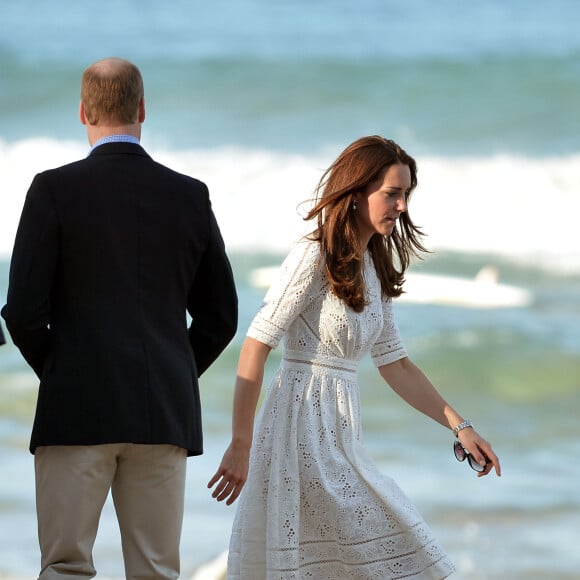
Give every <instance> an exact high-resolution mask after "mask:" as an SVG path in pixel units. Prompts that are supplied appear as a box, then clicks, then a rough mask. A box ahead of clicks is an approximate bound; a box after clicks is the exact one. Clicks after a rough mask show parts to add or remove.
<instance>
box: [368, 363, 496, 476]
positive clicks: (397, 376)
mask: <svg viewBox="0 0 580 580" xmlns="http://www.w3.org/2000/svg"><path fill="white" fill-rule="evenodd" d="M379 373H380V374H381V376H382V377H383V379H385V381H386V382H387V383H388V384H389V385H390V387H391V388H392V389H393V391H395V392H396V393H397V394H398V395H399V396H400V397H401V398H402V399H403V400H404V401H406V402H407V403H408V404H409V405H411V406H412V407H414V408H415V409H417V410H418V411H421V413H424V414H425V415H427V416H428V417H431V419H433V420H434V421H437V422H438V423H440V424H441V425H443V426H444V427H449V428H450V429H454V428H455V427H457V426H458V425H459V424H460V423H462V422H463V417H462V416H461V415H460V414H459V413H458V412H457V411H456V410H455V409H454V408H453V407H451V406H450V405H449V404H448V403H447V402H446V401H445V399H443V397H442V396H441V395H440V394H439V391H437V389H436V388H435V387H434V386H433V384H432V383H431V381H430V380H429V379H428V378H427V377H426V376H425V374H424V373H423V371H421V369H420V368H419V367H417V366H416V365H415V364H414V363H413V362H412V361H411V360H410V359H409V358H408V357H404V358H401V359H399V360H397V361H395V362H393V363H390V364H387V365H383V366H381V367H379ZM458 437H459V439H460V441H461V444H462V445H463V446H464V447H465V448H466V449H467V451H469V453H471V454H472V455H473V457H474V459H475V460H476V461H477V462H478V463H480V464H482V465H483V463H484V462H485V461H486V458H487V466H486V468H485V470H484V471H483V472H481V473H478V476H482V475H487V474H488V473H489V472H490V471H491V469H492V467H493V468H495V471H496V473H497V475H501V467H500V464H499V459H498V458H497V456H496V454H495V453H494V452H493V449H492V447H491V445H490V444H489V443H488V442H487V441H486V440H485V439H483V438H482V437H481V436H480V435H479V433H477V431H476V430H475V429H473V428H472V427H468V428H467V429H462V430H461V431H459V433H458Z"/></svg>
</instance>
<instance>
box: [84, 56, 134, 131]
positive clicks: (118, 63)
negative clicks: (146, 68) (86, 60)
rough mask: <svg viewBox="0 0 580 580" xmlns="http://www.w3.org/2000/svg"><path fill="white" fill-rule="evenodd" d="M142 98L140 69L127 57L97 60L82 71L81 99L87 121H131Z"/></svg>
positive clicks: (112, 124) (116, 124)
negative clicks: (126, 58)
mask: <svg viewBox="0 0 580 580" xmlns="http://www.w3.org/2000/svg"><path fill="white" fill-rule="evenodd" d="M142 99H143V78H142V77H141V72H140V71H139V69H138V68H137V67H136V66H135V65H134V64H133V63H132V62H129V61H128V60H124V59H121V58H107V59H104V60H100V61H98V62H96V63H94V64H92V65H91V66H89V67H88V68H87V69H86V70H85V72H84V73H83V78H82V83H81V101H82V103H83V106H84V109H85V118H86V120H87V123H89V125H99V124H100V125H109V126H120V125H131V124H132V123H135V122H136V121H137V118H138V114H139V104H140V102H141V100H142Z"/></svg>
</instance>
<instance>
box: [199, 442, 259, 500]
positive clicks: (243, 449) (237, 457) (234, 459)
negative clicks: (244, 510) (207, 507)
mask: <svg viewBox="0 0 580 580" xmlns="http://www.w3.org/2000/svg"><path fill="white" fill-rule="evenodd" d="M249 463H250V448H249V446H247V445H242V444H235V443H234V442H232V443H230V445H229V447H228V448H227V449H226V452H225V453H224V456H223V459H222V462H221V463H220V466H219V468H218V470H217V471H216V472H215V475H214V476H213V477H212V478H211V479H210V481H209V483H208V484H207V487H208V488H212V487H213V486H214V485H215V489H214V490H213V492H212V494H211V496H212V497H213V498H214V499H216V500H217V501H224V500H226V505H231V504H232V503H234V502H235V501H236V499H237V498H238V496H239V495H240V492H241V491H242V488H243V487H244V484H245V483H246V480H247V479H248V469H249ZM216 484H217V485H216Z"/></svg>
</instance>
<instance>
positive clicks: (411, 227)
mask: <svg viewBox="0 0 580 580" xmlns="http://www.w3.org/2000/svg"><path fill="white" fill-rule="evenodd" d="M397 163H402V164H404V165H407V166H408V167H409V170H410V172H411V187H410V189H409V191H408V192H407V193H406V196H405V197H406V201H407V202H408V201H409V198H410V195H411V192H412V191H413V189H415V187H416V186H417V165H416V163H415V160H414V159H413V158H412V157H411V156H410V155H408V154H407V153H406V152H405V151H404V150H403V149H402V148H401V147H400V146H399V145H397V143H395V142H394V141H391V140H389V139H385V138H383V137H380V136H378V135H372V136H369V137H362V138H360V139H357V140H356V141H354V142H353V143H351V144H350V145H349V146H348V147H347V148H346V149H345V150H344V151H343V152H342V153H341V154H340V155H339V157H338V158H337V159H336V161H334V163H333V164H332V165H331V166H330V167H329V168H328V169H327V170H326V171H325V172H324V174H323V175H322V177H321V179H320V182H319V183H318V186H317V187H316V190H315V199H314V204H315V205H314V207H313V208H312V209H311V210H310V211H309V212H308V213H307V214H306V216H305V217H304V219H305V220H311V219H314V218H316V219H317V223H318V226H317V228H316V229H315V230H314V231H313V232H311V233H310V234H309V235H308V238H309V239H312V240H316V241H318V242H319V243H320V245H321V252H322V256H323V260H324V271H325V275H326V278H327V280H328V282H329V284H330V286H331V288H332V291H333V292H334V294H335V295H336V296H338V297H339V298H341V299H342V300H344V301H345V302H346V304H348V306H350V307H351V308H352V309H353V310H355V311H356V312H361V311H362V310H363V308H364V306H365V305H366V303H367V302H366V288H365V283H364V276H363V264H364V261H363V260H364V258H363V255H364V250H365V248H362V247H361V242H360V236H359V230H358V225H357V221H356V214H355V210H353V209H352V207H353V202H354V200H355V195H356V194H357V193H360V192H363V191H364V190H365V188H366V187H367V186H368V185H369V184H370V183H371V182H373V181H375V180H376V179H378V178H379V177H380V176H381V175H382V174H383V172H384V171H386V170H387V168H388V167H390V166H391V165H395V164H397ZM423 235H424V234H423V232H422V231H421V230H420V228H418V227H417V226H415V224H413V222H412V220H411V218H410V216H409V212H408V208H407V211H405V212H404V213H402V214H401V216H400V218H399V220H398V224H397V225H396V226H395V229H394V230H393V232H392V233H391V234H390V235H388V236H382V235H380V234H377V233H375V234H374V235H373V236H372V237H371V239H370V241H369V244H368V249H369V251H370V254H371V257H372V260H373V263H374V265H375V269H376V271H377V274H378V277H379V280H380V282H381V289H382V293H383V296H389V297H396V296H400V295H401V293H402V292H403V283H404V281H405V277H404V275H405V270H406V269H407V267H408V266H409V264H410V261H411V258H412V257H417V258H420V257H421V256H420V254H421V253H422V252H427V251H428V250H427V249H426V248H425V247H424V246H423V244H422V243H421V238H422V237H423Z"/></svg>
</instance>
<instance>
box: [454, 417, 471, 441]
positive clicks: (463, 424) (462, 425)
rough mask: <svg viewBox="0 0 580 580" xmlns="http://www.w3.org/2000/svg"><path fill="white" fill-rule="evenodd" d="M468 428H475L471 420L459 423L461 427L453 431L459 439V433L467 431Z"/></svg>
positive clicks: (458, 426)
mask: <svg viewBox="0 0 580 580" xmlns="http://www.w3.org/2000/svg"><path fill="white" fill-rule="evenodd" d="M468 427H473V423H472V422H471V420H470V419H465V421H463V423H459V425H457V427H455V428H454V429H453V434H454V435H455V437H457V435H458V434H459V431H461V430H462V429H467V428H468Z"/></svg>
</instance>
